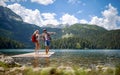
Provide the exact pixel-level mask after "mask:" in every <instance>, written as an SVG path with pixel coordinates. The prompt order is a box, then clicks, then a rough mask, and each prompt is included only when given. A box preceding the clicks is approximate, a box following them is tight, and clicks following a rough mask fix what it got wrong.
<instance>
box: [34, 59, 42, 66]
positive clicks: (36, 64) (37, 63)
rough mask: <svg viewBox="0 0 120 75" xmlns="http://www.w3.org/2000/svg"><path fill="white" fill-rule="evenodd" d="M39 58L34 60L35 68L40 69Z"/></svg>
mask: <svg viewBox="0 0 120 75" xmlns="http://www.w3.org/2000/svg"><path fill="white" fill-rule="evenodd" d="M39 62H40V61H39V57H34V60H33V67H39V66H40V65H39Z"/></svg>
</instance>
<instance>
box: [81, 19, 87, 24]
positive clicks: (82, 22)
mask: <svg viewBox="0 0 120 75" xmlns="http://www.w3.org/2000/svg"><path fill="white" fill-rule="evenodd" d="M80 23H81V24H88V21H86V20H84V19H82V20H80Z"/></svg>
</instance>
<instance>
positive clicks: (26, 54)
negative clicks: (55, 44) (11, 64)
mask: <svg viewBox="0 0 120 75" xmlns="http://www.w3.org/2000/svg"><path fill="white" fill-rule="evenodd" d="M52 54H54V52H49V53H48V54H46V53H45V52H39V53H36V54H35V52H33V53H25V54H19V55H14V56H12V57H50V56H51V55H52Z"/></svg>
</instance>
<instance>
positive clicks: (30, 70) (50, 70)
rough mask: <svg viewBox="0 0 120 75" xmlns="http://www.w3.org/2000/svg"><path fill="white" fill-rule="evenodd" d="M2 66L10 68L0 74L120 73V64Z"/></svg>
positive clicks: (111, 74)
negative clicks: (96, 65)
mask: <svg viewBox="0 0 120 75" xmlns="http://www.w3.org/2000/svg"><path fill="white" fill-rule="evenodd" d="M0 67H3V68H4V69H8V70H9V71H8V70H5V72H1V71H0V75H4V74H5V75H120V64H119V65H117V66H116V68H112V67H105V66H103V67H101V68H98V69H89V68H82V67H70V66H59V67H45V68H40V67H37V68H34V67H25V68H24V69H21V67H13V68H9V67H8V65H7V64H5V63H3V62H0ZM13 69H14V70H13Z"/></svg>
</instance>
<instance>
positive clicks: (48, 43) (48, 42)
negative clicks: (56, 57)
mask: <svg viewBox="0 0 120 75" xmlns="http://www.w3.org/2000/svg"><path fill="white" fill-rule="evenodd" d="M49 45H50V41H47V51H48V52H49Z"/></svg>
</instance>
